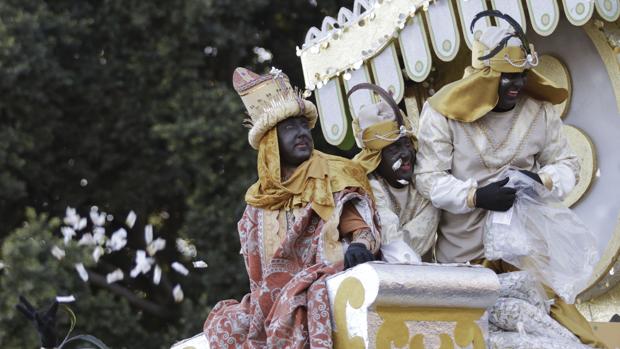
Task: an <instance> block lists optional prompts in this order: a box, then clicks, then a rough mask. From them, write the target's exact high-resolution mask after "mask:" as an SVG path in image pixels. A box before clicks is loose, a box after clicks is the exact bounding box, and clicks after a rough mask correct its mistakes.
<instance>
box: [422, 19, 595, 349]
mask: <svg viewBox="0 0 620 349" xmlns="http://www.w3.org/2000/svg"><path fill="white" fill-rule="evenodd" d="M489 15H490V16H494V17H501V18H503V19H505V20H506V21H508V23H510V24H511V25H512V26H513V29H510V30H509V29H506V28H504V27H494V26H491V27H488V28H487V29H485V30H484V31H483V32H482V34H481V35H480V36H479V38H478V39H477V40H475V41H474V44H473V47H472V65H471V66H470V67H468V68H467V69H466V70H465V74H464V77H463V78H462V79H461V80H458V81H455V82H453V83H450V84H448V85H446V86H444V87H443V88H442V89H440V90H439V91H438V92H437V93H436V94H435V95H433V96H432V97H431V98H429V100H428V101H427V102H426V103H425V105H424V107H423V110H422V115H421V119H420V131H419V133H418V137H419V152H418V157H417V166H416V171H415V173H416V185H417V189H418V190H419V191H420V193H421V194H422V195H424V196H425V197H427V198H429V199H430V200H431V202H432V203H433V205H435V206H436V207H438V208H441V209H443V212H442V216H441V219H440V222H439V233H438V238H437V244H436V256H437V259H438V261H439V262H442V263H451V262H472V263H482V264H483V265H485V266H488V267H490V268H491V269H494V270H495V271H496V272H498V273H502V272H509V271H514V270H515V268H514V267H513V266H511V265H509V264H507V263H505V262H503V261H501V260H498V261H492V262H491V261H487V260H485V259H484V250H483V229H484V225H485V220H486V218H487V216H488V214H489V211H507V210H509V209H510V208H511V207H512V205H513V203H514V200H515V190H514V189H513V188H508V187H505V185H506V183H507V182H508V178H499V176H500V173H501V172H502V171H503V170H505V169H506V168H508V167H514V168H518V169H520V171H521V172H523V173H524V174H526V175H528V176H530V177H531V178H533V179H534V180H536V181H538V182H539V183H541V184H544V186H545V187H546V188H547V189H548V190H550V191H552V192H553V193H555V194H556V195H557V196H558V197H560V198H562V197H564V196H565V195H567V194H568V193H569V192H570V191H571V190H572V189H573V187H574V186H575V184H576V182H577V181H578V174H579V168H580V165H579V161H578V159H577V157H576V155H575V154H574V153H573V151H572V150H571V149H570V147H569V145H568V143H567V140H566V138H565V136H564V134H563V133H562V121H561V119H560V115H558V113H557V111H556V110H555V109H554V107H553V105H554V104H559V103H561V102H563V101H564V100H565V99H566V98H567V91H566V90H565V89H562V88H559V87H557V86H556V85H555V84H554V83H553V82H552V81H550V80H549V79H547V78H545V77H544V76H543V75H542V74H540V73H539V72H537V71H536V70H534V69H532V68H534V67H535V66H536V65H537V64H538V55H537V53H536V51H535V50H534V47H533V46H532V45H530V44H529V43H528V41H527V38H526V37H525V35H524V33H523V30H522V28H521V27H520V26H519V25H518V23H517V22H516V21H515V20H514V19H512V18H510V17H509V16H507V15H504V14H501V13H499V12H497V11H487V12H484V13H481V14H479V15H478V16H477V17H476V19H474V22H472V26H471V27H472V28H473V25H474V23H475V21H476V20H478V19H480V18H482V17H484V16H489ZM548 296H549V297H555V303H554V304H553V305H552V306H551V316H552V317H553V318H554V319H555V320H557V321H558V322H559V323H561V324H562V325H563V326H565V327H566V328H568V329H569V330H570V331H571V332H573V333H574V334H575V335H576V336H578V337H579V339H580V340H581V341H582V342H584V343H586V344H594V345H597V346H603V344H602V343H600V342H599V341H598V339H597V338H596V337H595V336H594V334H593V332H592V329H591V328H590V325H589V324H588V322H587V321H586V320H585V319H584V318H583V316H582V315H581V314H580V313H579V312H578V311H577V309H576V308H575V306H574V305H569V304H566V303H565V302H564V301H562V299H560V298H559V297H557V296H555V295H554V294H553V292H552V291H550V290H549V292H548Z"/></svg>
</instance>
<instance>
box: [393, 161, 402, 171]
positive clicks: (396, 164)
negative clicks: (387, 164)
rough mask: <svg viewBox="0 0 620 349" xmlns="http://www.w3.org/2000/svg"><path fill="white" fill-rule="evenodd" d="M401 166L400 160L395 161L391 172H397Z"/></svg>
mask: <svg viewBox="0 0 620 349" xmlns="http://www.w3.org/2000/svg"><path fill="white" fill-rule="evenodd" d="M402 164H403V160H402V159H398V160H396V162H394V164H393V165H392V171H396V170H398V169H399V168H400V166H401V165H402Z"/></svg>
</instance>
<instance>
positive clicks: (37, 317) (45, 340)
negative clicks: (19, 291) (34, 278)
mask: <svg viewBox="0 0 620 349" xmlns="http://www.w3.org/2000/svg"><path fill="white" fill-rule="evenodd" d="M19 301H20V303H19V304H17V305H16V306H15V307H16V308H17V309H18V310H19V311H21V312H22V314H24V316H26V317H27V318H28V319H30V320H31V321H33V322H34V324H35V326H36V327H37V332H39V338H40V339H41V346H42V347H43V348H56V345H57V344H58V343H57V342H58V341H57V339H56V311H57V310H58V302H57V301H56V300H54V303H52V305H50V307H49V308H48V309H47V311H37V310H36V309H35V308H34V307H33V306H32V304H30V303H29V302H28V300H27V299H26V298H25V297H23V296H19Z"/></svg>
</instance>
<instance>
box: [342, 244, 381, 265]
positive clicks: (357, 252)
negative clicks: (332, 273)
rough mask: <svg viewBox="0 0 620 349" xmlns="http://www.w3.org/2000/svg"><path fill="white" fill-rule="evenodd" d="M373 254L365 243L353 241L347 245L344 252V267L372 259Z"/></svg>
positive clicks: (373, 258) (373, 257)
mask: <svg viewBox="0 0 620 349" xmlns="http://www.w3.org/2000/svg"><path fill="white" fill-rule="evenodd" d="M374 260H375V256H373V255H372V252H370V251H368V249H367V248H366V245H364V244H361V243H359V242H354V243H352V244H351V245H349V248H347V252H345V254H344V268H345V269H349V268H352V267H354V266H356V265H358V264H362V263H366V262H370V261H374Z"/></svg>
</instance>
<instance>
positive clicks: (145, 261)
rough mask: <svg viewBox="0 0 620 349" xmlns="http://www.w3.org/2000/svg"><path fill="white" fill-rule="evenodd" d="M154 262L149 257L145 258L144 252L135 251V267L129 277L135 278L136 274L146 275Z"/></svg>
mask: <svg viewBox="0 0 620 349" xmlns="http://www.w3.org/2000/svg"><path fill="white" fill-rule="evenodd" d="M154 263H155V260H154V259H153V258H150V257H146V252H145V251H142V250H138V251H136V266H135V267H134V268H133V269H132V270H131V272H130V274H129V275H130V276H131V277H132V278H135V277H136V276H138V274H140V273H143V274H146V273H148V272H149V270H151V267H152V265H153V264H154Z"/></svg>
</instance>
